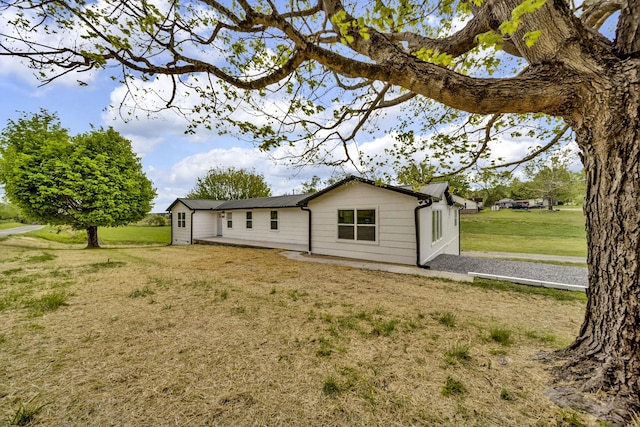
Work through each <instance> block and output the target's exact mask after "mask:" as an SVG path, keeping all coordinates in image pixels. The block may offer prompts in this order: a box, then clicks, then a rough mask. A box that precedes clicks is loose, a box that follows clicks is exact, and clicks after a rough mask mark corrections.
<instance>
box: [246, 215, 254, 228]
mask: <svg viewBox="0 0 640 427" xmlns="http://www.w3.org/2000/svg"><path fill="white" fill-rule="evenodd" d="M247 228H253V212H247Z"/></svg>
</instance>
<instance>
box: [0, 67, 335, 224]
mask: <svg viewBox="0 0 640 427" xmlns="http://www.w3.org/2000/svg"><path fill="white" fill-rule="evenodd" d="M78 78H86V76H78V75H76V76H73V75H70V76H68V77H65V78H63V79H62V80H60V81H54V82H53V83H50V84H48V85H46V86H42V87H41V86H40V82H38V81H37V79H36V78H35V77H34V76H33V74H32V71H31V70H29V69H28V68H26V67H25V66H22V65H21V64H20V62H19V61H18V60H17V59H15V58H2V60H0V91H1V93H2V102H1V103H0V126H2V127H4V126H6V124H7V121H8V120H9V119H17V118H18V117H20V116H21V115H22V113H23V112H28V113H34V112H38V111H39V110H40V109H42V108H44V109H46V110H48V111H49V112H55V113H57V114H58V116H59V117H60V121H61V123H62V125H63V127H65V128H67V129H69V130H70V133H71V134H77V133H82V132H85V131H88V130H90V125H91V124H93V125H94V126H103V127H107V126H112V127H113V128H114V129H116V130H117V131H118V132H120V133H121V134H123V135H124V136H125V137H126V138H128V139H130V140H131V141H132V145H133V148H134V151H135V152H136V153H137V154H138V155H139V156H140V157H141V159H142V164H143V168H144V171H145V172H146V174H147V176H148V177H149V178H150V179H151V180H152V181H153V182H154V185H155V187H156V189H157V192H158V197H157V198H156V200H155V202H154V203H155V206H154V212H159V211H163V210H164V209H165V208H166V207H167V206H169V204H170V203H171V202H172V201H173V200H174V199H175V198H176V197H184V196H185V194H186V193H187V192H188V191H189V190H190V189H191V188H193V186H194V185H195V182H196V178H197V177H198V176H203V175H204V174H205V173H206V172H207V171H208V170H209V169H210V168H212V167H215V166H223V167H227V166H234V167H236V168H246V169H254V170H255V171H256V172H258V173H261V174H263V175H264V177H265V180H266V181H267V183H268V184H269V185H270V187H271V188H272V192H273V194H274V195H280V194H286V193H289V194H290V193H292V192H294V191H300V189H301V184H302V182H304V181H308V180H309V179H310V178H311V177H312V176H313V175H319V176H322V177H324V178H326V177H328V176H330V175H331V172H332V171H331V169H328V168H320V167H309V168H306V169H305V170H303V171H299V170H294V169H291V168H288V167H286V166H285V165H282V164H277V163H275V162H274V161H272V160H271V159H270V158H269V155H268V154H266V153H262V152H260V151H259V150H257V149H256V148H255V147H254V146H253V144H252V143H250V142H246V141H240V140H238V139H236V138H233V137H224V138H222V137H220V136H219V135H217V134H216V133H213V132H206V131H204V130H200V131H199V132H198V133H197V134H196V135H195V136H190V135H185V134H184V130H185V129H186V127H187V122H186V121H185V120H184V118H181V117H179V116H178V115H176V114H172V113H170V112H165V113H163V114H162V115H160V116H157V117H154V118H148V117H147V116H146V115H144V114H143V115H141V116H140V118H139V119H134V120H130V121H129V122H125V121H124V120H122V118H121V117H120V113H119V111H118V109H113V108H110V105H111V104H113V105H117V104H118V103H119V102H120V100H121V94H122V91H123V88H122V87H121V85H119V84H118V83H117V82H114V81H113V80H111V79H110V78H109V77H108V76H107V75H106V74H105V75H101V74H96V75H93V76H91V77H90V78H89V79H88V80H90V82H89V85H87V86H80V85H78V84H77V82H76V80H75V79H78Z"/></svg>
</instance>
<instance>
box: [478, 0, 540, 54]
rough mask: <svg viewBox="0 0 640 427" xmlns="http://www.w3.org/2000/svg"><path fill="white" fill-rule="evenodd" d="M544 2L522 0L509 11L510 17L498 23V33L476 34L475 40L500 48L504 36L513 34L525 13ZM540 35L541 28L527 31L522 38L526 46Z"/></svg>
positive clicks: (534, 42) (483, 45) (483, 44)
mask: <svg viewBox="0 0 640 427" xmlns="http://www.w3.org/2000/svg"><path fill="white" fill-rule="evenodd" d="M546 3H547V0H525V1H523V2H522V3H520V5H519V6H517V7H516V8H515V9H513V10H512V11H511V19H510V20H508V21H505V22H503V23H502V24H500V26H499V27H498V29H499V31H500V34H498V33H496V32H494V31H488V32H486V33H483V34H479V35H478V36H476V42H477V43H478V44H479V45H480V46H482V47H489V46H495V47H496V48H497V49H502V47H503V44H504V38H505V36H506V37H511V36H513V34H514V33H515V32H516V31H517V30H518V27H520V25H521V24H522V18H523V17H524V16H525V15H526V14H527V13H533V12H535V11H537V10H538V9H540V8H541V7H542V6H544V5H545V4H546ZM541 35H542V31H541V30H537V31H528V32H526V33H525V34H524V36H523V37H522V39H523V40H524V42H525V44H526V45H527V47H532V46H533V45H534V44H536V42H537V41H538V39H539V38H540V36H541Z"/></svg>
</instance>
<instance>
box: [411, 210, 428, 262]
mask: <svg viewBox="0 0 640 427" xmlns="http://www.w3.org/2000/svg"><path fill="white" fill-rule="evenodd" d="M419 203H420V204H419V205H418V206H416V207H415V209H414V210H413V221H414V223H415V228H416V266H418V267H420V268H426V269H429V268H431V267H429V266H428V265H426V264H420V219H419V218H418V211H420V210H421V209H424V208H428V207H429V206H431V205H432V204H433V200H432V199H431V198H429V199H423V200H420V201H419Z"/></svg>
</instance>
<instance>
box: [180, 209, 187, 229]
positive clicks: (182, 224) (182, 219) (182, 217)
mask: <svg viewBox="0 0 640 427" xmlns="http://www.w3.org/2000/svg"><path fill="white" fill-rule="evenodd" d="M186 226H187V213H186V212H178V227H179V228H184V227H186Z"/></svg>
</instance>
